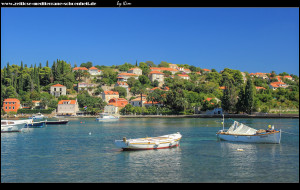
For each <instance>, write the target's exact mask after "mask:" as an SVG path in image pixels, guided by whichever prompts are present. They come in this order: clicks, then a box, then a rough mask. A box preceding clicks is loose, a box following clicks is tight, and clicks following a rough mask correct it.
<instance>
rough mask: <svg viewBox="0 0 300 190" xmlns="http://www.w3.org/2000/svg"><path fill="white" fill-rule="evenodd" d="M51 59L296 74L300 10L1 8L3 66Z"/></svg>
mask: <svg viewBox="0 0 300 190" xmlns="http://www.w3.org/2000/svg"><path fill="white" fill-rule="evenodd" d="M57 59H60V60H64V61H66V62H68V63H71V64H72V65H74V63H76V64H77V65H78V66H79V65H80V64H81V63H85V62H88V61H91V62H92V63H93V65H121V64H124V63H125V62H127V63H131V64H135V62H136V60H137V61H138V62H145V61H153V62H154V63H155V64H159V63H160V62H161V61H167V62H169V63H174V64H189V65H194V66H197V67H200V68H208V69H212V68H214V69H216V70H217V71H220V70H223V69H224V68H230V69H238V70H240V71H247V72H249V73H252V72H271V71H275V72H276V73H277V74H278V73H281V72H287V73H289V74H296V75H298V76H299V9H298V8H1V68H3V66H4V65H6V64H7V62H9V63H10V65H12V64H17V65H20V63H21V61H23V63H24V64H27V65H28V66H30V65H31V64H33V65H34V64H35V63H36V64H37V65H38V64H39V63H42V65H43V66H44V65H45V64H46V61H47V60H48V61H49V63H50V66H52V63H53V61H55V60H57Z"/></svg>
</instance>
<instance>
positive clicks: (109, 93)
mask: <svg viewBox="0 0 300 190" xmlns="http://www.w3.org/2000/svg"><path fill="white" fill-rule="evenodd" d="M112 98H119V92H115V91H103V92H102V100H103V101H105V102H107V103H108V102H109V100H110V99H112Z"/></svg>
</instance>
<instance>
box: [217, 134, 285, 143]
mask: <svg viewBox="0 0 300 190" xmlns="http://www.w3.org/2000/svg"><path fill="white" fill-rule="evenodd" d="M217 137H218V138H219V139H220V140H225V141H236V142H247V143H275V144H279V143H280V140H281V131H276V132H272V133H266V134H257V135H234V134H222V133H217Z"/></svg>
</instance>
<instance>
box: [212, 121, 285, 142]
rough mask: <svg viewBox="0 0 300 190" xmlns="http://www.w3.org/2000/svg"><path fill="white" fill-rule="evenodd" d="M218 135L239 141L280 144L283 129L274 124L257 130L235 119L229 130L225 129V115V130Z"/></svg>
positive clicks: (220, 137) (221, 137) (224, 138)
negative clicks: (275, 126) (276, 128)
mask: <svg viewBox="0 0 300 190" xmlns="http://www.w3.org/2000/svg"><path fill="white" fill-rule="evenodd" d="M216 135H217V137H218V138H219V139H220V140H225V141H237V142H248V143H276V144H279V143H280V140H281V130H275V129H274V125H273V126H270V125H269V127H268V129H266V130H263V129H260V130H256V129H254V128H251V127H248V126H246V125H245V124H243V123H239V122H237V121H234V123H233V124H232V125H231V126H230V128H229V129H228V130H225V129H224V117H223V130H220V131H218V132H217V134H216Z"/></svg>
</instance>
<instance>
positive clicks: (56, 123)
mask: <svg viewBox="0 0 300 190" xmlns="http://www.w3.org/2000/svg"><path fill="white" fill-rule="evenodd" d="M68 122H69V121H68V120H66V121H45V124H46V125H62V124H67V123H68Z"/></svg>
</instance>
